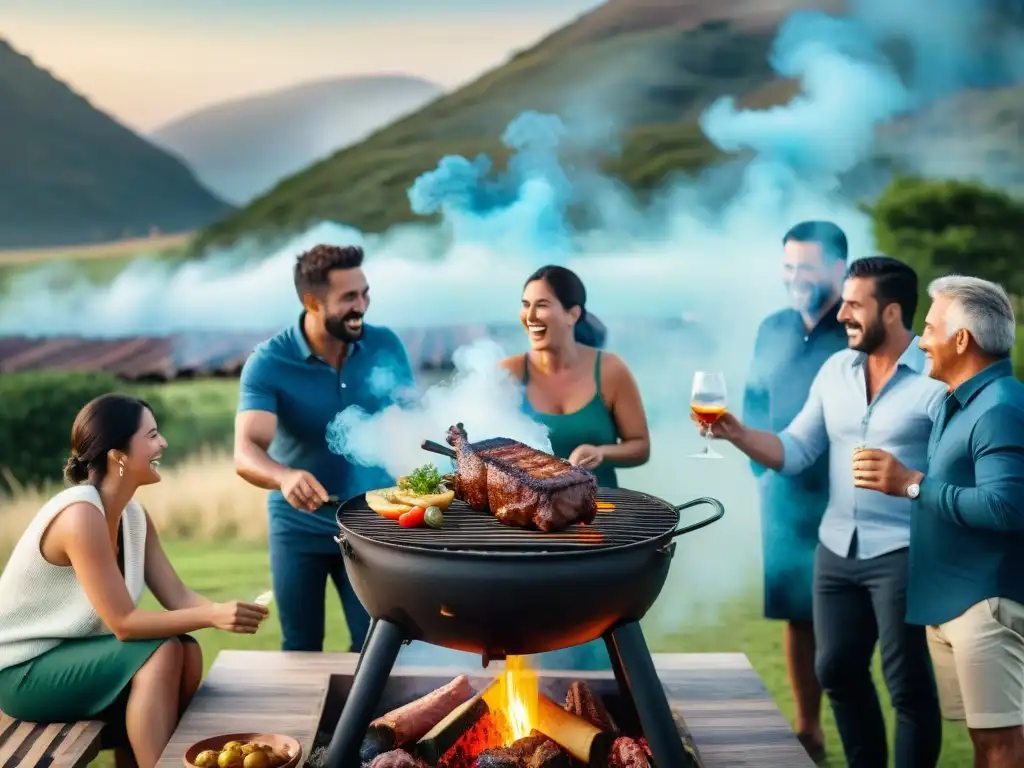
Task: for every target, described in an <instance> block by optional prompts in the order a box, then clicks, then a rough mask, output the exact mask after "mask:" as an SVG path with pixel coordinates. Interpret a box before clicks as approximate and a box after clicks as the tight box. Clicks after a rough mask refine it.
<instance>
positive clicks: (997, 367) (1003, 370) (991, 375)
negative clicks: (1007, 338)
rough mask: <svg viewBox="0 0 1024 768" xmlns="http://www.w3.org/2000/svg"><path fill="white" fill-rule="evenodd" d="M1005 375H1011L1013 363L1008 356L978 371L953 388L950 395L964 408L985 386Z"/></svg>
mask: <svg viewBox="0 0 1024 768" xmlns="http://www.w3.org/2000/svg"><path fill="white" fill-rule="evenodd" d="M1006 376H1013V363H1012V362H1011V361H1010V358H1006V359H1005V360H997V361H996V362H994V363H992V364H991V365H989V366H988V367H986V368H983V369H982V370H980V371H978V373H976V374H974V375H973V376H971V378H969V379H968V380H967V381H965V382H964V383H963V384H961V385H960V386H959V387H957V388H956V389H954V390H953V392H952V395H953V397H954V398H955V399H956V401H957V402H958V403H960V407H961V408H966V407H967V404H968V403H969V402H971V400H973V399H974V398H975V397H976V396H977V394H978V393H979V392H981V390H983V389H984V388H985V387H987V386H988V385H989V384H991V383H992V382H993V381H995V380H996V379H1002V378H1004V377H1006Z"/></svg>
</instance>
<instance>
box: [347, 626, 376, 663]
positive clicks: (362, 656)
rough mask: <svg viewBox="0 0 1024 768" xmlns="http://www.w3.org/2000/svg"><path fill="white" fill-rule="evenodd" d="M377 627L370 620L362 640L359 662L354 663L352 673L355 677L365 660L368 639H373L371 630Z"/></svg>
mask: <svg viewBox="0 0 1024 768" xmlns="http://www.w3.org/2000/svg"><path fill="white" fill-rule="evenodd" d="M376 626H377V620H376V619H370V628H369V629H368V630H367V631H366V637H364V638H363V648H362V650H360V651H359V660H358V661H356V671H355V672H353V673H352V676H353V677H355V676H356V675H358V674H359V668H360V667H361V666H363V659H364V658H366V646H367V644H369V642H370V638H371V637H373V630H374V628H375V627H376Z"/></svg>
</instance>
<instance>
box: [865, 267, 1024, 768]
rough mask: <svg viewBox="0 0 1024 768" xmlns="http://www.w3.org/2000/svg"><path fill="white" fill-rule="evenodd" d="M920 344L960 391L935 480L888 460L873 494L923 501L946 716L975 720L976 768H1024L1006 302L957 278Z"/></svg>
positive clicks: (880, 466)
mask: <svg viewBox="0 0 1024 768" xmlns="http://www.w3.org/2000/svg"><path fill="white" fill-rule="evenodd" d="M928 292H929V293H930V294H931V296H932V300H933V301H932V306H931V309H930V310H929V312H928V316H927V319H926V321H925V331H924V334H923V335H922V336H921V348H922V349H923V350H925V352H926V353H927V354H928V357H929V358H931V361H932V368H931V376H932V377H933V378H935V379H938V380H939V381H941V382H942V383H943V384H945V385H946V387H948V389H949V395H948V396H947V397H946V399H945V400H944V402H943V404H942V409H941V410H940V411H939V416H938V418H937V419H936V421H935V426H934V428H933V430H932V435H931V441H930V443H929V449H928V468H927V471H926V472H915V471H913V470H910V469H908V468H907V467H905V466H903V465H902V464H901V463H900V462H898V461H897V460H896V459H894V458H893V457H892V456H890V455H889V454H886V453H883V452H881V451H872V452H865V453H864V454H861V455H860V456H858V460H857V462H856V464H855V470H854V471H855V482H856V483H857V484H858V485H859V486H860V487H863V488H873V489H877V490H881V491H883V492H884V493H887V494H890V495H892V496H903V497H909V498H910V499H914V500H915V501H914V502H913V505H914V509H913V512H912V525H911V531H910V580H909V584H908V593H907V620H908V621H909V622H911V623H913V624H922V625H925V626H926V627H927V632H928V645H929V648H930V650H931V656H932V663H933V666H934V668H935V677H936V680H937V682H938V686H939V698H940V702H941V704H942V709H943V714H944V715H945V716H946V717H947V718H948V719H951V720H966V721H967V728H968V730H969V732H970V734H971V740H972V741H973V743H974V755H975V761H974V764H975V765H976V766H983V767H984V768H1010V766H1022V765H1024V384H1022V383H1021V382H1020V381H1018V380H1017V379H1015V378H1014V376H1013V365H1012V363H1011V362H1010V353H1011V351H1012V350H1013V346H1014V332H1015V328H1016V321H1015V319H1014V314H1013V305H1012V304H1011V303H1010V300H1009V297H1008V296H1007V295H1006V292H1005V291H1004V290H1003V289H1002V288H1001V287H999V286H998V285H996V284H995V283H990V282H988V281H986V280H980V279H978V278H974V277H961V276H958V275H954V276H949V277H945V278H940V279H939V280H936V281H935V282H933V283H932V284H931V286H929V289H928Z"/></svg>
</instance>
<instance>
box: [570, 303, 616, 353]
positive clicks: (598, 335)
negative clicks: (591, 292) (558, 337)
mask: <svg viewBox="0 0 1024 768" xmlns="http://www.w3.org/2000/svg"><path fill="white" fill-rule="evenodd" d="M573 338H574V339H576V343H577V344H583V345H585V346H588V347H597V348H598V349H601V348H602V347H603V346H604V342H605V340H606V339H607V338H608V329H607V328H606V327H605V325H604V323H602V322H601V321H600V320H598V319H597V317H595V316H594V315H592V314H590V313H589V312H586V311H584V312H583V314H582V315H580V319H579V320H577V321H576V325H575V326H574V328H573Z"/></svg>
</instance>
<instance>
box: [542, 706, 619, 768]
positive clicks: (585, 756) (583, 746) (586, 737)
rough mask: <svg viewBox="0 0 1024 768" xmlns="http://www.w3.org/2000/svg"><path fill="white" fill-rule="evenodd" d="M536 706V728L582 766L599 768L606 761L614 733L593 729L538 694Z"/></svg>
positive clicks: (577, 717) (585, 722)
mask: <svg viewBox="0 0 1024 768" xmlns="http://www.w3.org/2000/svg"><path fill="white" fill-rule="evenodd" d="M538 698H539V701H538V705H537V725H536V729H537V730H538V731H540V732H541V733H543V734H544V735H545V736H547V737H548V738H549V739H551V740H552V741H554V742H555V743H556V744H558V745H559V746H561V747H562V748H563V749H564V750H565V751H566V752H568V753H569V754H570V755H572V757H573V758H575V759H576V760H579V761H580V762H582V763H583V764H584V765H587V766H593V768H599V767H600V766H605V765H607V764H608V758H609V756H610V754H611V747H612V742H614V741H615V734H613V733H606V732H605V731H602V730H601V729H600V728H595V727H594V726H593V725H591V724H590V723H588V722H587V721H586V720H584V719H583V718H582V717H579V716H578V715H575V714H573V713H572V712H566V711H565V710H564V709H563V708H562V707H560V706H558V704H556V703H555V702H553V701H552V700H551V699H549V698H548V697H547V696H545V695H543V694H541V695H540V696H539V697H538Z"/></svg>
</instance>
